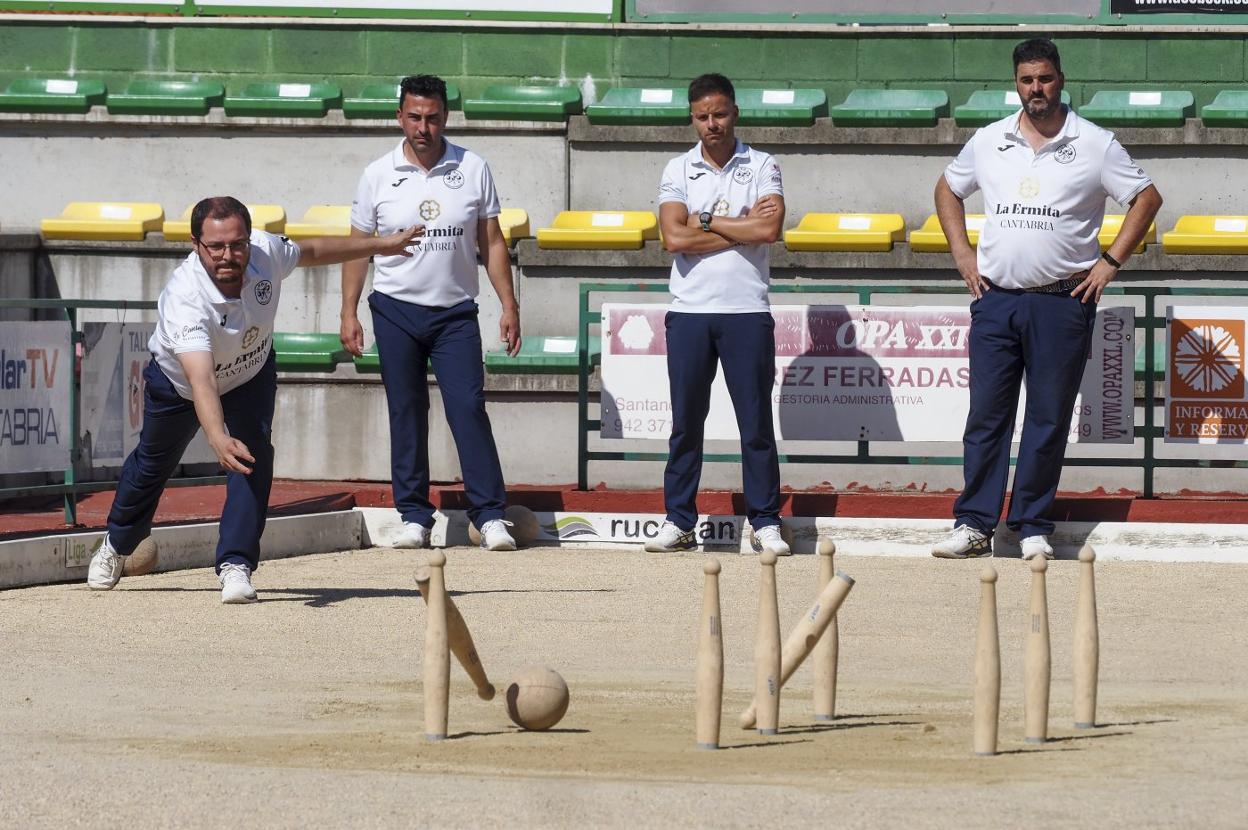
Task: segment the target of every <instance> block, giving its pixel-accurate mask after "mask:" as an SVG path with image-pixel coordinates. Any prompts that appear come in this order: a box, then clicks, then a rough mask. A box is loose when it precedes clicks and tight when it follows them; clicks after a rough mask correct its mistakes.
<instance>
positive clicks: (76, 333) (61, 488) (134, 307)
mask: <svg viewBox="0 0 1248 830" xmlns="http://www.w3.org/2000/svg"><path fill="white" fill-rule="evenodd" d="M6 308H14V309H28V310H45V311H46V310H52V311H58V310H59V311H61V312H63V314H64V316H65V320H66V322H67V323H69V330H70V338H71V339H70V346H71V349H72V351H73V352H74V354H75V360H74V361H73V367H74V369H73V371H72V372H71V373H70V384H69V428H70V436H71V437H70V446H69V459H68V464H67V465H66V467H65V473H64V483H62V484H44V485H37V486H31V487H2V488H0V499H4V498H23V497H29V496H55V495H60V496H63V497H64V500H65V524H68V525H74V524H77V523H78V496H79V495H80V494H86V493H97V492H100V491H103V490H112V489H115V488H116V487H117V482H115V481H79V480H78V471H77V465H78V462H79V461H81V460H82V438H81V435H80V434H79V433H80V429H79V421H80V415H81V406H82V399H81V391H80V387H81V384H82V379H81V377H80V376H79V371H80V366H79V361H78V360H77V359H76V356H77V350H78V346H79V345H80V344H81V343H82V342H83V335H82V330H81V329H80V328H79V327H78V311H79V309H92V310H102V311H110V310H112V311H121V312H125V311H153V310H155V308H156V303H155V302H153V301H150V300H146V301H139V300H50V299H0V309H6ZM12 472H13V473H17V474H20V471H12ZM224 481H225V477H224V476H199V477H195V478H171V479H169V483H168V485H167V486H169V487H191V486H195V485H199V484H221V483H222V482H224Z"/></svg>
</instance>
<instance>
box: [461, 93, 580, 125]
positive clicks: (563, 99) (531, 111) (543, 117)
mask: <svg viewBox="0 0 1248 830" xmlns="http://www.w3.org/2000/svg"><path fill="white" fill-rule="evenodd" d="M580 111H581V93H580V91H579V90H578V89H577V88H576V87H574V86H502V85H497V86H488V87H486V88H485V92H483V93H482V94H481V97H480V98H469V99H468V100H466V101H464V116H465V117H466V118H469V119H484V118H488V119H493V120H498V121H566V120H567V118H568V116H569V115H576V114H577V113H579V112H580Z"/></svg>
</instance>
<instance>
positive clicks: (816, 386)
mask: <svg viewBox="0 0 1248 830" xmlns="http://www.w3.org/2000/svg"><path fill="white" fill-rule="evenodd" d="M665 314H666V308H665V307H664V306H659V305H626V304H614V303H606V304H604V305H603V307H602V321H603V337H602V340H603V351H602V414H601V418H602V420H601V424H602V425H601V435H602V437H603V438H656V439H666V438H667V437H668V436H669V435H670V434H671V429H672V424H671V417H672V411H671V397H670V394H669V389H668V378H667V340H666V336H665V330H664V320H663V318H664V315H665ZM772 316H773V317H774V318H775V321H776V334H775V338H776V372H775V380H774V386H773V388H772V414H773V418H774V423H775V427H776V437H777V438H781V439H787V440H806V441H809V440H816V441H818V440H823V441H846V440H851V441H859V440H861V441H960V440H962V431H963V428H964V427H965V426H966V414H967V409H968V407H969V395H968V386H969V383H970V366H969V356H968V344H969V335H970V324H971V320H970V311H969V310H968V309H967V308H966V307H964V306H927V307H913V308H893V307H868V306H774V307H773V308H772ZM1087 361H1088V362H1087V365H1086V367H1085V370H1084V375H1083V383H1082V385H1081V386H1080V390H1079V397H1078V399H1077V400H1076V402H1075V412H1074V418H1073V419H1072V421H1071V429H1070V441H1071V442H1083V443H1131V441H1132V440H1133V434H1134V427H1135V413H1134V407H1133V400H1132V382H1133V375H1132V372H1133V369H1134V364H1135V313H1134V310H1133V309H1131V308H1129V307H1122V308H1101V309H1099V310H1098V313H1097V320H1096V330H1095V332H1094V335H1093V340H1092V348H1091V349H1090V351H1089V354H1088V356H1087ZM1025 407H1026V390H1025V389H1024V390H1023V392H1022V394H1021V395H1020V400H1019V407H1018V417H1017V419H1016V426H1015V434H1014V440H1016V441H1017V440H1018V438H1019V433H1020V431H1021V424H1022V416H1023V412H1024V409H1025ZM706 437H707V438H709V439H736V438H738V437H739V436H738V433H737V428H736V418H735V416H734V414H733V409H732V402H731V399H730V398H729V396H728V389H727V387H726V386H725V384H724V380H723V373H722V369H721V371H720V373H719V374H717V375H716V377H715V382H714V384H713V386H712V388H711V408H710V415H709V416H708V417H707V419H706Z"/></svg>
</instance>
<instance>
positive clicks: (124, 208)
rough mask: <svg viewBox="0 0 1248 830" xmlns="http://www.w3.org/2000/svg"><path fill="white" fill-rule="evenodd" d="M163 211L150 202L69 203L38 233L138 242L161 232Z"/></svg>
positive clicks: (43, 225)
mask: <svg viewBox="0 0 1248 830" xmlns="http://www.w3.org/2000/svg"><path fill="white" fill-rule="evenodd" d="M164 219H165V211H164V209H163V208H161V206H160V205H157V204H152V203H151V202H70V203H69V204H68V205H66V206H65V209H64V210H63V211H61V215H60V216H57V217H55V218H53V219H44V220H43V221H42V222H41V223H40V226H39V227H40V230H41V231H43V235H44V236H45V237H47V238H48V239H102V240H112V241H124V242H139V241H142V239H143V237H144V236H145V235H147V234H148V233H151V232H152V231H158V230H160V224H161V222H163V221H164Z"/></svg>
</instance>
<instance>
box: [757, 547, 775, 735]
mask: <svg viewBox="0 0 1248 830" xmlns="http://www.w3.org/2000/svg"><path fill="white" fill-rule="evenodd" d="M758 561H759V564H761V565H762V569H761V572H760V574H759V579H758V640H757V642H756V643H755V646H754V700H756V701H757V702H758V734H760V735H775V734H777V733H778V732H779V730H780V610H779V607H778V606H777V600H776V555H775V554H774V553H772V552H771V551H763V552H762V553H761V554H759V557H758Z"/></svg>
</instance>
